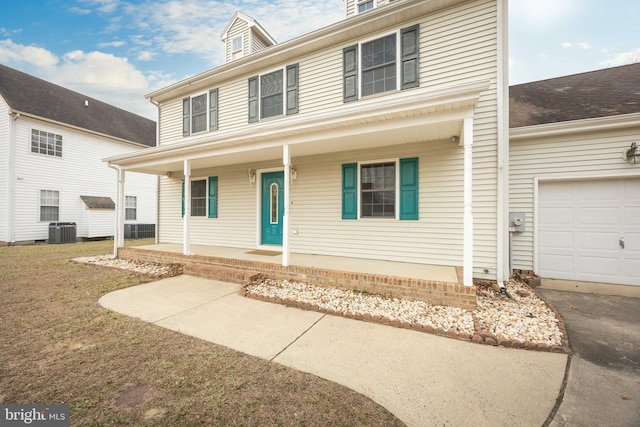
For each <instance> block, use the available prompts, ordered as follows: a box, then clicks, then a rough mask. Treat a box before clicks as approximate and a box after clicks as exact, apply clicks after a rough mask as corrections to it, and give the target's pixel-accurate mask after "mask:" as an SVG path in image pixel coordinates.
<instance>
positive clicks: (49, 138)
mask: <svg viewBox="0 0 640 427" xmlns="http://www.w3.org/2000/svg"><path fill="white" fill-rule="evenodd" d="M31 152H32V153H39V154H45V155H47V156H54V157H62V135H56V134H55V133H50V132H45V131H41V130H36V129H32V130H31Z"/></svg>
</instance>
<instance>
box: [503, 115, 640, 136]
mask: <svg viewBox="0 0 640 427" xmlns="http://www.w3.org/2000/svg"><path fill="white" fill-rule="evenodd" d="M639 124H640V113H631V114H621V115H618V116H610V117H596V118H592V119H582V120H572V121H568V122H557V123H545V124H541V125H532V126H522V127H517V128H511V129H510V130H509V139H510V140H512V141H514V140H520V139H527V138H540V137H545V136H556V135H569V134H573V133H584V132H600V131H607V130H611V129H617V130H619V129H624V128H627V127H638V125H639Z"/></svg>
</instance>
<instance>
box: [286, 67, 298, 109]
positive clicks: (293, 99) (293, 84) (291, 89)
mask: <svg viewBox="0 0 640 427" xmlns="http://www.w3.org/2000/svg"><path fill="white" fill-rule="evenodd" d="M297 112H298V64H294V65H289V66H287V114H296V113H297Z"/></svg>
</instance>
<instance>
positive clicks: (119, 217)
mask: <svg viewBox="0 0 640 427" xmlns="http://www.w3.org/2000/svg"><path fill="white" fill-rule="evenodd" d="M107 166H109V167H110V168H112V169H114V170H115V171H116V172H117V174H118V175H117V186H116V211H115V215H116V217H115V230H114V233H113V256H114V257H115V258H117V257H118V249H119V248H122V247H123V246H124V208H123V207H124V178H125V176H124V174H125V172H124V170H123V169H122V168H120V166H118V165H112V164H111V163H107Z"/></svg>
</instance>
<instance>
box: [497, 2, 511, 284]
mask: <svg viewBox="0 0 640 427" xmlns="http://www.w3.org/2000/svg"><path fill="white" fill-rule="evenodd" d="M507 17H508V2H507V0H500V1H498V23H497V26H498V27H497V31H498V69H497V73H498V78H497V94H496V95H497V101H498V111H497V113H498V117H497V119H498V123H497V126H498V129H497V131H498V149H497V151H498V159H497V161H498V171H497V172H498V183H497V184H498V188H497V199H498V200H497V202H498V205H497V224H496V225H497V234H498V235H497V236H496V237H497V253H496V258H497V265H496V270H497V271H496V282H497V284H498V286H499V287H500V288H501V289H503V288H504V282H505V280H506V279H508V278H509V275H510V266H509V265H508V264H509V263H508V260H510V259H511V253H510V252H511V245H510V244H509V238H510V233H508V232H507V231H508V226H509V224H508V218H509V42H508V41H509V37H508V32H509V26H508V18H507Z"/></svg>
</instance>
